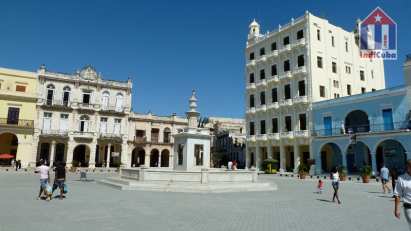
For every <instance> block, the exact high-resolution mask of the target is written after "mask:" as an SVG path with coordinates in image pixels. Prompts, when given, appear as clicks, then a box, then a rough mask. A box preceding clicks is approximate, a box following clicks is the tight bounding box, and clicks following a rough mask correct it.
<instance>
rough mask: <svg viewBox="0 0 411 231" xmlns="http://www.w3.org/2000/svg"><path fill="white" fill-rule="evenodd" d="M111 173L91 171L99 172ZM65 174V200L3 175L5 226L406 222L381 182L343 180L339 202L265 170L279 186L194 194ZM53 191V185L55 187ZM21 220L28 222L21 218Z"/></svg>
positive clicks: (0, 217)
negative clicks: (128, 187)
mask: <svg viewBox="0 0 411 231" xmlns="http://www.w3.org/2000/svg"><path fill="white" fill-rule="evenodd" d="M105 176H107V175H89V176H88V177H89V178H90V179H94V180H97V179H100V178H101V177H105ZM78 179H79V176H78V175H70V176H69V177H68V185H69V194H68V195H67V198H66V199H65V200H62V201H61V200H58V199H55V200H52V201H51V202H46V201H43V200H36V199H35V198H36V195H37V193H38V187H39V186H38V177H37V176H34V175H33V174H28V173H14V172H13V173H10V172H8V173H2V174H1V175H0V182H1V187H0V194H1V195H2V196H1V197H0V205H1V209H0V231H14V230H36V231H37V230H42V231H46V230H54V231H57V230H78V231H81V230H102V231H103V230H147V231H149V230H179V231H182V230H190V231H193V230H213V231H216V230H222V231H223V230H224V231H227V230H293V231H295V230H307V231H311V230H338V231H342V230H362V231H364V230H396V231H401V230H407V224H406V221H405V219H404V217H403V216H402V217H401V220H400V221H398V220H397V219H395V218H394V216H393V199H392V198H390V197H389V196H388V195H384V194H382V193H381V187H380V184H377V183H372V184H362V183H354V182H343V183H342V185H341V189H340V193H341V199H342V205H337V204H334V203H331V202H330V201H329V200H330V199H331V196H332V195H331V185H330V183H329V182H326V183H325V191H324V192H323V194H321V195H319V194H316V193H315V183H316V182H315V181H313V180H304V181H301V180H298V179H290V178H289V177H288V178H285V177H275V176H267V175H260V177H259V179H260V180H261V181H275V183H276V184H277V185H278V188H279V189H278V190H277V191H275V192H258V193H256V192H254V193H222V194H190V193H162V192H141V191H119V190H115V189H112V188H110V187H107V186H104V185H100V184H97V183H95V181H88V182H80V181H79V180H78ZM55 195H56V193H55ZM23 221H24V222H23Z"/></svg>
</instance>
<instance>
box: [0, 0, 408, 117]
mask: <svg viewBox="0 0 411 231" xmlns="http://www.w3.org/2000/svg"><path fill="white" fill-rule="evenodd" d="M376 6H380V7H382V8H383V9H384V10H385V11H386V12H387V13H388V14H389V15H390V16H391V17H392V18H393V19H394V20H396V22H397V24H398V45H399V56H400V59H399V60H397V61H387V62H386V64H385V73H386V81H387V86H396V85H400V84H402V83H403V75H402V67H401V66H402V63H403V60H404V56H405V54H407V53H411V43H410V41H411V34H410V32H409V30H410V28H411V19H410V14H411V1H409V0H404V1H375V2H373V1H361V0H357V1H325V0H324V1H272V0H271V1H269V0H267V1H258V0H253V1H222V0H219V1H214V0H207V1H154V0H153V1H144V2H143V1H114V0H112V1H109V0H100V1H85V0H83V1H74V0H72V1H64V2H63V1H20V0H13V1H2V2H1V3H0V7H1V9H2V13H1V14H0V31H1V34H0V36H1V37H0V51H1V53H0V66H2V67H10V68H18V69H24V70H33V71H34V70H37V68H38V67H39V66H40V64H42V63H44V64H46V66H47V68H48V69H50V70H53V71H59V72H69V73H71V72H74V71H75V70H76V69H79V68H81V67H82V66H84V65H86V64H92V65H93V66H95V67H96V69H97V70H98V71H99V72H101V73H102V75H103V76H104V77H105V78H108V79H118V80H126V79H127V77H128V76H131V77H132V78H133V81H134V82H133V83H134V85H133V110H134V111H137V112H148V111H149V110H150V111H152V112H153V113H155V114H159V115H169V114H171V113H173V112H176V113H177V114H180V115H181V114H183V113H184V112H185V111H186V110H187V107H188V102H187V99H188V97H189V96H190V93H191V89H193V88H195V89H197V91H198V97H199V110H200V112H201V113H202V115H203V116H230V117H243V116H244V88H245V87H244V81H243V80H244V78H243V76H244V47H245V42H246V37H247V32H248V25H249V23H250V21H251V20H252V19H253V18H256V19H257V20H258V21H259V23H260V24H261V26H262V30H263V31H266V30H273V29H274V28H276V27H277V26H278V24H285V23H287V22H289V21H290V19H291V17H298V16H301V15H303V14H304V11H305V10H309V11H310V12H312V13H313V14H315V15H318V16H323V17H326V18H327V19H328V20H329V21H330V22H331V23H333V24H336V25H338V26H341V27H342V28H344V29H347V30H352V29H353V28H354V25H355V20H356V19H357V18H364V17H366V16H367V15H368V14H369V13H370V12H371V11H372V10H373V9H374V8H375V7H376Z"/></svg>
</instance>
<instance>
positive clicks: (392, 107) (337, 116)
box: [311, 55, 411, 174]
mask: <svg viewBox="0 0 411 231" xmlns="http://www.w3.org/2000/svg"><path fill="white" fill-rule="evenodd" d="M404 78H405V83H406V84H405V85H404V86H399V87H394V88H389V89H383V90H378V91H373V92H369V93H364V94H360V95H353V96H348V97H342V98H337V99H333V100H327V101H321V102H316V103H313V105H312V107H313V116H312V118H313V121H312V124H313V128H314V129H313V131H312V140H311V144H312V146H311V151H312V152H313V153H314V158H315V173H316V174H321V173H325V172H329V171H330V170H331V169H332V168H333V167H336V166H345V167H347V170H348V172H349V173H353V174H355V173H357V172H358V171H359V170H360V169H361V167H362V166H364V165H370V166H372V169H373V171H374V173H377V172H378V170H379V169H380V168H381V167H382V165H386V166H387V167H388V168H390V169H396V170H397V171H399V172H403V171H404V170H405V161H406V160H407V159H410V158H411V55H408V56H407V59H406V62H405V64H404Z"/></svg>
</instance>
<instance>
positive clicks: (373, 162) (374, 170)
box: [371, 153, 378, 176]
mask: <svg viewBox="0 0 411 231" xmlns="http://www.w3.org/2000/svg"><path fill="white" fill-rule="evenodd" d="M371 167H372V175H373V176H375V175H376V174H377V171H378V170H377V155H376V153H371Z"/></svg>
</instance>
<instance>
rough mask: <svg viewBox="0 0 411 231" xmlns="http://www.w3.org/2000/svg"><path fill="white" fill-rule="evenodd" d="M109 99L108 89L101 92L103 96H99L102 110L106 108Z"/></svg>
mask: <svg viewBox="0 0 411 231" xmlns="http://www.w3.org/2000/svg"><path fill="white" fill-rule="evenodd" d="M109 100H110V93H109V92H108V91H105V92H103V96H102V98H101V106H102V107H103V109H104V110H107V109H108V103H109Z"/></svg>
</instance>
